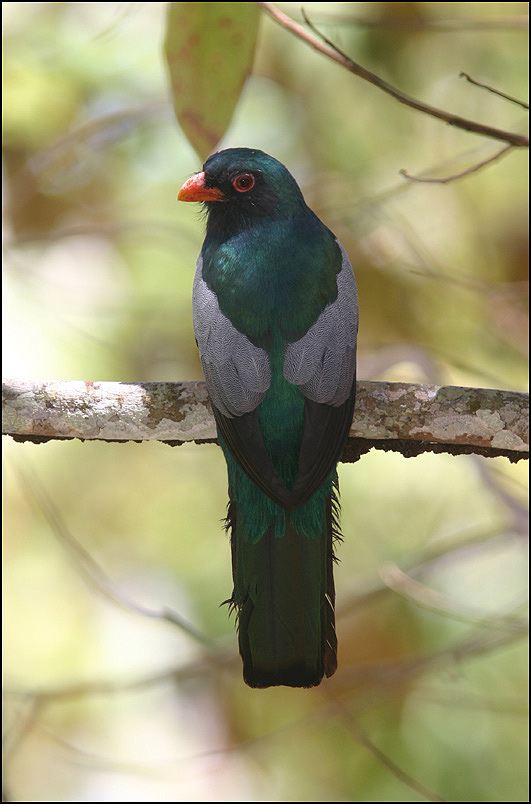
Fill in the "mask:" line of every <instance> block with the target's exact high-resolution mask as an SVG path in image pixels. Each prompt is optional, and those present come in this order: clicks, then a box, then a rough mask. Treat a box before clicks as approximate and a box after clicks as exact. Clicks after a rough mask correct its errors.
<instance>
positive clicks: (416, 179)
mask: <svg viewBox="0 0 531 804" xmlns="http://www.w3.org/2000/svg"><path fill="white" fill-rule="evenodd" d="M513 148H514V145H511V144H510V143H509V145H504V146H503V148H502V149H501V150H499V151H496V153H495V154H493V155H492V156H489V157H488V158H487V159H483V160H482V161H481V162H477V163H476V164H475V165H472V167H469V168H466V170H462V171H461V172H460V173H453V174H452V175H451V176H443V178H441V179H437V178H434V177H431V176H426V177H423V176H411V174H409V173H408V172H407V171H406V170H404V169H402V170H399V171H398V172H399V173H400V175H401V176H403V177H404V179H407V181H412V182H419V183H422V184H449V183H450V182H452V181H457V180H458V179H463V178H464V177H465V176H470V175H471V174H472V173H476V172H477V171H478V170H481V168H484V167H485V166H486V165H490V164H491V163H492V162H496V160H497V159H500V158H501V157H502V156H503V155H504V154H506V153H508V152H509V151H511V150H512V149H513Z"/></svg>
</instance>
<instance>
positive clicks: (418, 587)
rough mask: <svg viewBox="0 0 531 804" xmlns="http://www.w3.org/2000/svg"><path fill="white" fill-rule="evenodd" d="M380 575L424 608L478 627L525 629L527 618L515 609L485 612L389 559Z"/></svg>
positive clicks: (386, 582)
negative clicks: (446, 592) (418, 579)
mask: <svg viewBox="0 0 531 804" xmlns="http://www.w3.org/2000/svg"><path fill="white" fill-rule="evenodd" d="M379 575H380V578H381V579H382V581H383V583H384V584H385V585H386V586H387V587H388V588H389V589H391V590H392V591H393V592H395V593H396V594H397V595H400V597H402V598H404V599H405V600H408V601H410V602H411V603H414V604H415V605H416V606H419V607H420V608H423V609H426V610H427V611H432V612H434V613H435V614H440V615H443V616H444V617H451V618H452V619H454V620H458V621H459V622H464V623H468V624H472V625H477V626H479V627H480V628H489V629H498V630H504V631H513V632H517V633H520V634H525V633H527V621H525V620H523V619H522V617H520V616H518V615H517V614H515V613H514V612H510V613H509V614H505V615H503V614H501V615H497V614H487V613H485V612H483V611H481V610H479V609H471V608H470V607H467V606H464V605H462V604H456V603H455V602H454V601H453V600H451V598H449V597H448V595H445V594H443V593H442V592H438V591H437V590H436V589H432V588H430V587H428V586H426V585H425V584H423V583H420V582H419V581H416V580H415V579H414V578H412V577H411V576H410V575H408V574H407V573H406V572H404V571H403V570H401V569H400V568H399V567H398V566H397V565H396V564H395V563H393V562H391V561H390V562H387V563H386V564H384V565H383V566H382V567H380V572H379Z"/></svg>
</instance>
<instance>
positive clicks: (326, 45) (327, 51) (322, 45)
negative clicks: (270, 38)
mask: <svg viewBox="0 0 531 804" xmlns="http://www.w3.org/2000/svg"><path fill="white" fill-rule="evenodd" d="M256 5H257V6H260V8H262V9H263V10H264V11H265V12H267V14H269V15H270V16H271V17H272V18H273V19H274V20H275V22H277V23H278V24H279V25H281V26H282V27H283V28H286V29H287V30H288V31H291V33H292V34H294V35H295V36H297V37H298V38H299V39H302V41H303V42H306V43H307V44H308V45H310V47H313V48H314V50H318V51H319V52H320V53H323V55H325V56H327V57H328V58H329V59H332V61H335V62H337V63H338V64H340V65H341V66H342V67H345V69H347V70H349V72H351V73H354V75H357V76H358V77H359V78H363V80H364V81H368V82H369V83H370V84H373V85H374V86H376V87H378V88H379V89H381V90H383V91H384V92H386V93H387V94H388V95H391V96H392V97H393V98H395V100H397V101H398V102H399V103H403V104H404V105H405V106H409V107H411V108H412V109H416V110H417V111H419V112H423V113H424V114H428V115H430V116H431V117H436V118H437V119H439V120H443V121H444V122H445V123H448V124H449V125H451V126H455V127H456V128H461V129H464V130H465V131H470V132H472V133H474V134H481V135H482V136H484V137H491V138H493V139H495V140H502V141H503V142H508V143H510V144H511V145H516V146H518V147H528V146H529V137H526V136H525V135H523V134H516V133H514V132H511V131H503V130H501V129H497V128H493V127H492V126H485V125H483V124H482V123H477V122H476V121H474V120H468V119H467V118H465V117H460V116H459V115H455V114H451V113H450V112H445V111H444V110H443V109H437V108H436V107H434V106H429V105H428V104H427V103H422V101H418V100H416V99H415V98H411V97H409V96H408V95H406V94H405V93H403V92H401V91H400V90H399V89H396V87H393V86H392V85H391V84H388V83H387V81H384V80H383V78H380V77H379V76H377V75H376V74H375V73H372V72H371V71H370V70H367V69H366V68H365V67H362V66H361V64H357V62H355V61H352V59H351V58H349V57H348V56H347V55H346V54H345V53H343V51H342V50H340V49H339V48H338V47H337V45H335V44H334V43H333V42H331V41H330V39H328V38H327V37H326V36H324V35H323V34H322V33H321V32H320V31H318V30H317V29H316V28H315V26H314V25H313V24H312V23H311V22H310V20H309V19H308V18H307V17H306V15H305V14H304V11H303V14H304V18H305V20H306V22H307V24H308V26H309V27H310V28H311V29H312V30H313V31H314V33H315V34H316V35H317V36H318V37H319V38H320V39H321V40H322V41H321V42H320V41H319V39H316V37H315V36H312V35H311V34H309V33H308V31H306V30H305V29H304V28H303V27H302V25H299V24H298V23H297V22H295V20H292V19H291V17H288V16H287V15H286V14H283V13H282V11H279V9H278V8H276V7H275V6H274V5H272V4H271V3H256Z"/></svg>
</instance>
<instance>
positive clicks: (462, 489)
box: [3, 2, 529, 801]
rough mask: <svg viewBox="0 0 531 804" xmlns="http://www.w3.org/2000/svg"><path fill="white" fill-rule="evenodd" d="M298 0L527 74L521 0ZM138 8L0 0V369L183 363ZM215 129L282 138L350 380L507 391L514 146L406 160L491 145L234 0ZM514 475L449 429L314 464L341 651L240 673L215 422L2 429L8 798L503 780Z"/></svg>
mask: <svg viewBox="0 0 531 804" xmlns="http://www.w3.org/2000/svg"><path fill="white" fill-rule="evenodd" d="M189 5H193V4H189ZM240 5H242V4H240ZM280 7H281V8H282V9H283V10H284V11H286V12H287V13H289V14H291V15H292V16H293V17H294V18H296V19H299V20H300V7H299V5H298V4H296V3H283V4H280ZM305 9H306V11H307V13H308V15H309V16H310V18H311V19H312V20H313V22H314V23H315V24H317V25H318V27H319V28H320V29H321V30H323V31H324V32H325V33H326V34H327V35H328V36H329V37H331V38H332V39H333V40H334V41H336V42H337V43H338V44H340V46H341V47H342V48H343V49H344V50H346V51H347V52H348V53H349V54H350V55H351V56H352V57H353V58H354V59H356V60H357V61H359V62H361V63H362V64H363V65H364V66H366V67H368V68H369V69H372V70H373V71H374V72H376V73H377V74H378V75H380V76H381V77H383V78H385V79H387V80H388V81H390V82H391V83H393V84H395V85H397V86H399V87H400V88H401V89H402V90H403V91H405V92H407V93H408V94H410V95H413V96H416V97H419V98H422V99H423V100H425V101H426V102H428V103H431V104H432V105H434V106H438V107H440V108H444V109H447V110H451V111H454V112H456V113H458V114H461V115H463V116H466V117H469V118H472V119H476V120H479V121H481V122H484V123H487V124H490V125H493V126H497V127H499V128H504V129H508V130H514V131H523V127H524V126H525V124H526V121H525V118H526V112H525V110H524V109H523V108H521V107H520V106H518V105H516V104H513V103H510V102H507V101H504V100H502V99H500V98H497V97H495V96H494V95H492V94H489V93H488V92H486V91H485V90H482V89H479V88H477V87H474V86H472V85H470V84H468V83H466V82H465V81H464V80H463V79H459V78H458V76H459V73H460V72H461V71H465V72H467V73H469V74H470V75H471V76H473V77H474V78H475V79H477V80H479V81H484V82H486V83H488V84H490V85H491V86H493V87H496V88H497V89H500V90H502V91H504V92H506V93H508V94H509V95H511V96H514V97H517V98H520V99H522V100H526V99H527V23H526V20H525V18H524V16H523V15H525V14H526V13H527V4H525V3H506V2H505V3H455V2H452V3H306V4H305ZM166 13H167V7H166V4H165V3H156V2H155V3H111V2H109V3H15V2H11V3H4V4H3V17H4V29H3V33H4V91H3V111H4V131H3V182H4V266H5V267H4V294H3V296H4V370H3V374H4V376H6V377H14V378H19V379H77V380H94V381H97V380H113V381H131V382H134V381H147V380H184V379H186V380H191V379H201V368H200V364H199V361H198V358H197V353H196V347H195V342H194V337H193V332H192V319H191V287H192V280H193V273H194V264H195V259H196V257H197V254H198V252H199V249H200V246H201V242H202V226H203V224H202V221H201V219H200V216H199V215H198V212H197V209H196V208H195V205H186V204H177V201H176V196H177V191H178V188H179V187H180V186H181V184H182V183H183V181H184V180H185V179H186V178H187V177H188V176H189V175H190V174H191V173H192V172H194V171H196V170H198V169H199V167H200V164H201V162H200V160H199V157H198V156H197V155H196V153H195V152H194V150H193V148H192V146H191V145H190V143H189V142H188V141H187V139H186V137H185V136H184V134H183V133H182V131H181V129H180V127H179V126H178V124H177V123H176V120H175V117H174V114H173V110H172V102H171V96H170V91H169V88H168V79H167V75H166V69H165V64H164V59H163V53H162V42H163V38H164V26H165V19H166ZM227 58H230V53H228V54H227ZM212 81H213V82H215V81H216V75H215V74H213V75H212ZM237 145H239V146H250V147H258V148H262V149H263V150H265V151H267V152H269V153H271V154H272V155H274V156H276V157H277V158H278V159H280V160H281V161H282V162H284V163H285V164H286V165H287V166H288V167H289V169H290V170H291V172H292V173H293V174H294V175H295V177H296V178H297V180H298V182H299V183H300V185H301V187H302V189H303V192H304V194H305V197H306V199H307V201H308V203H309V204H310V206H312V207H313V209H314V210H315V211H316V212H317V213H318V214H319V216H320V217H321V218H322V219H323V220H324V221H325V222H326V223H327V225H328V226H329V227H330V228H331V229H332V230H333V231H334V232H335V233H336V234H337V235H338V237H339V238H340V239H341V241H342V242H343V244H344V246H345V248H346V249H347V251H348V253H349V254H350V257H351V261H352V263H353V265H354V268H355V273H356V276H357V281H358V286H359V294H360V309H361V325H360V368H359V374H360V377H361V378H362V379H374V380H378V379H386V380H408V381H412V382H421V383H422V382H435V383H440V384H458V385H472V386H483V387H493V388H504V389H509V390H517V391H524V390H526V387H527V342H528V335H527V322H528V303H527V298H528V296H527V292H528V284H527V262H528V231H527V208H526V205H527V184H526V177H527V154H526V152H524V151H523V150H522V149H520V150H515V151H513V152H511V153H510V154H509V155H508V156H506V157H505V158H504V159H502V160H500V161H498V162H495V163H493V164H491V165H489V166H488V167H487V168H485V169H483V170H481V171H478V172H477V173H475V174H473V175H470V176H469V177H467V178H464V179H462V180H460V181H453V182H450V183H447V184H419V183H410V182H407V181H405V180H404V179H403V178H402V177H401V176H400V175H399V170H400V169H406V170H407V171H408V172H409V173H411V174H414V175H417V176H419V175H428V176H439V177H444V176H449V175H452V174H455V173H458V172H459V171H461V170H464V169H465V168H467V167H470V166H471V165H473V164H475V163H478V162H480V161H482V160H484V159H487V158H488V157H489V156H490V155H492V154H494V153H495V152H496V151H497V150H499V149H500V147H501V145H502V143H497V142H495V141H493V140H488V139H485V138H482V137H479V136H475V135H472V134H467V133H465V132H463V131H459V130H457V129H454V128H451V127H449V126H447V125H445V124H443V123H441V122H439V121H436V120H433V119H430V118H428V117H426V116H424V115H422V114H419V113H417V112H414V111H412V110H410V109H407V108H405V107H403V106H400V105H399V104H397V103H396V102H395V101H393V100H392V99H391V98H389V97H388V96H385V95H384V94H382V93H381V92H379V91H378V90H377V89H375V88H374V87H372V86H370V85H369V84H367V83H364V82H363V81H360V80H359V79H357V78H355V77H354V76H352V75H350V74H348V73H347V72H346V71H344V70H342V69H341V68H340V67H339V66H338V65H336V64H333V63H331V62H329V61H327V60H326V59H325V58H324V57H323V56H321V55H319V54H317V53H315V52H313V51H312V50H310V49H309V48H308V47H307V46H306V45H304V44H303V43H302V42H300V41H298V40H296V39H295V38H294V37H293V36H291V35H290V34H289V33H287V32H286V31H284V30H282V29H281V28H280V27H278V26H277V25H275V24H274V23H273V22H272V21H271V20H270V19H269V18H266V17H264V18H263V19H262V21H261V26H260V31H259V38H258V46H257V53H256V58H255V62H254V69H253V74H252V76H251V77H250V78H249V79H248V81H247V83H246V85H245V88H244V91H243V94H242V97H241V99H240V102H239V104H238V106H237V109H236V112H235V115H234V118H233V121H232V124H231V126H230V128H229V130H228V131H227V133H226V135H225V137H224V138H223V141H222V143H221V145H220V147H228V146H237ZM526 477H527V475H526V468H525V467H524V466H523V465H521V464H518V465H511V464H510V463H509V461H508V460H506V459H502V458H500V459H495V460H487V459H481V458H477V457H473V456H461V457H451V456H448V455H424V456H421V457H418V458H415V459H405V458H403V457H401V456H400V455H398V454H394V453H383V452H375V451H372V452H371V453H369V454H368V455H366V456H364V457H363V458H362V459H361V461H360V462H358V463H357V464H353V465H341V466H340V484H341V491H342V506H343V518H342V522H343V532H344V542H343V544H342V545H341V546H340V548H339V557H340V559H341V563H340V564H339V565H338V567H337V569H336V585H337V620H338V637H339V646H340V653H339V670H338V672H337V673H336V675H335V676H334V677H333V678H332V679H330V680H328V681H326V683H323V684H322V685H321V686H320V687H318V688H316V689H314V690H291V689H286V688H276V689H269V690H264V691H255V690H250V689H248V688H247V687H246V686H245V685H244V683H243V681H242V678H241V666H240V661H239V658H238V656H237V644H236V635H235V629H234V620H233V619H229V617H228V613H227V607H226V606H221V607H220V603H221V602H222V601H224V600H226V599H227V597H229V596H230V593H231V588H232V587H231V575H230V556H229V545H228V542H227V538H226V537H225V535H224V533H223V530H222V526H221V521H220V520H221V518H222V517H223V515H224V513H225V505H226V476H225V467H224V462H223V459H222V456H221V453H220V451H219V449H218V448H217V447H216V446H215V445H204V446H197V445H194V444H189V445H185V446H182V447H179V448H173V449H172V448H170V447H168V446H165V445H162V444H151V443H144V444H114V443H113V444H111V443H109V444H107V443H83V444H82V443H78V442H64V443H62V442H53V443H52V442H50V443H47V444H44V445H34V444H17V443H15V442H13V441H12V439H9V438H7V439H5V444H4V604H5V605H4V660H5V662H4V678H5V686H6V690H7V691H6V699H5V702H6V706H5V719H4V727H5V732H6V746H7V754H6V766H5V771H6V772H5V779H6V783H7V798H9V799H10V800H14V801H16V800H26V801H47V800H55V801H176V800H184V801H187V800H190V801H204V800H206V801H268V800H269V801H271V800H273V801H274V800H278V801H423V800H437V801H438V800H448V801H454V800H455V801H527V800H528V798H529V795H528V788H527V777H526V769H527V757H528V750H527V745H526V738H527V721H526V715H527V699H526V693H527V649H526V644H525V639H524V631H525V626H524V618H525V612H526V608H525V600H526V592H525V589H526V577H527V564H526V561H527V559H526V544H525V536H526V527H527V526H526V502H527V493H526ZM397 567H399V568H401V570H402V571H404V572H405V573H408V575H407V577H406V578H405V581H406V582H405V586H404V587H403V593H402V594H400V595H399V594H398V593H397V592H396V591H393V590H392V588H391V587H393V586H394V587H396V584H394V583H393V582H392V579H393V578H396V574H397ZM403 580H404V579H403ZM166 609H171V610H173V611H175V612H177V613H178V614H179V616H180V617H181V618H182V619H183V620H184V621H185V622H186V623H188V624H189V626H190V629H191V633H190V632H189V631H187V630H186V629H185V628H180V627H179V626H178V625H176V624H172V623H171V622H169V620H168V619H167V618H166V619H165V618H164V616H163V615H164V611H165V610H166Z"/></svg>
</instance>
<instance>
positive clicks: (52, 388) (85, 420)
mask: <svg viewBox="0 0 531 804" xmlns="http://www.w3.org/2000/svg"><path fill="white" fill-rule="evenodd" d="M2 432H3V433H4V434H6V435H10V436H12V437H13V438H14V439H15V440H17V441H37V442H42V441H48V440H50V439H69V438H80V439H82V440H85V439H88V440H100V441H163V442H165V443H169V444H170V445H172V446H175V445H178V444H182V443H184V442H185V441H195V442H196V443H205V442H213V441H215V440H216V427H215V423H214V418H213V415H212V410H211V407H210V401H209V398H208V393H207V390H206V386H205V383H204V382H174V383H172V382H146V383H119V382H82V381H64V382H63V381H33V382H32V381H24V380H5V381H4V383H3V386H2ZM372 447H375V448H377V449H383V450H396V451H398V452H401V453H402V454H403V455H406V456H407V457H410V456H413V455H418V454H420V453H422V452H427V451H429V452H449V453H451V454H454V455H457V454H464V453H472V452H473V453H476V454H480V455H485V456H487V457H495V456H500V455H503V456H505V457H507V458H509V459H510V460H511V461H518V460H521V459H522V458H528V457H529V396H528V395H527V394H522V393H517V392H513V391H498V390H492V389H488V388H460V387H457V386H438V385H415V384H412V383H391V382H358V391H357V401H356V409H355V414H354V421H353V424H352V428H351V431H350V436H349V439H348V442H347V445H346V447H345V451H344V454H343V457H342V460H343V461H347V462H352V461H355V460H357V459H358V458H359V457H360V455H362V454H363V453H365V452H368V451H369V450H370V449H371V448H372Z"/></svg>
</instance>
